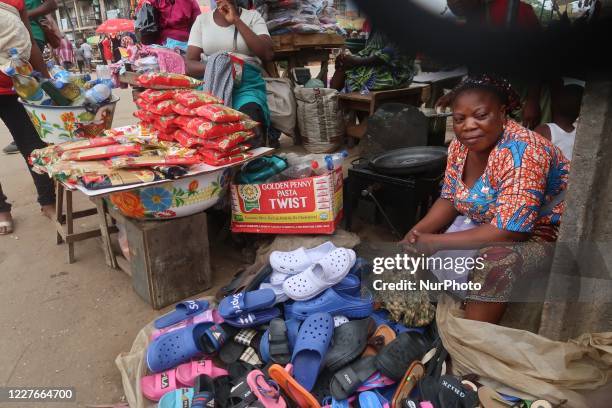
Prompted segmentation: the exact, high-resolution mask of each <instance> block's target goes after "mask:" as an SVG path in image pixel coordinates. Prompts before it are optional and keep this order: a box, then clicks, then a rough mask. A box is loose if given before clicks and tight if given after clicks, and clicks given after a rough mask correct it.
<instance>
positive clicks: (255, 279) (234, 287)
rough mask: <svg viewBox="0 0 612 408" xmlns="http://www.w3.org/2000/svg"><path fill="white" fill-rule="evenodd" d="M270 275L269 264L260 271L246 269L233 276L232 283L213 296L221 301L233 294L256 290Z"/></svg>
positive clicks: (250, 268) (270, 268)
mask: <svg viewBox="0 0 612 408" xmlns="http://www.w3.org/2000/svg"><path fill="white" fill-rule="evenodd" d="M271 273H272V267H271V266H270V265H269V264H265V265H264V266H263V267H261V268H260V269H254V268H252V267H248V268H246V269H244V270H242V271H240V272H239V273H237V274H236V275H234V277H233V279H232V281H231V282H230V283H229V284H228V285H226V286H224V287H222V288H221V289H219V291H218V292H217V293H216V294H215V298H216V299H217V300H221V299H223V298H225V297H227V296H230V295H233V294H234V293H239V292H248V291H251V290H254V289H256V288H258V287H259V284H260V283H261V282H263V281H265V280H266V279H267V278H268V276H270V274H271Z"/></svg>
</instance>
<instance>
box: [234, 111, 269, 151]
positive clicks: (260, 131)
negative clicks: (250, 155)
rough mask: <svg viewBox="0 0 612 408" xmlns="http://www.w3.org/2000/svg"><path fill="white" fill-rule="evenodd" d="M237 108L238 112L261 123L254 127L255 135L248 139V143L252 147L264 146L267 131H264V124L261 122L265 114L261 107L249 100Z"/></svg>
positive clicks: (263, 120)
mask: <svg viewBox="0 0 612 408" xmlns="http://www.w3.org/2000/svg"><path fill="white" fill-rule="evenodd" d="M238 110H239V111H240V112H242V113H244V114H246V115H248V116H249V117H250V118H251V119H253V120H254V121H256V122H259V123H261V125H260V126H258V127H256V128H255V129H254V131H255V137H254V138H253V139H251V140H249V142H248V143H249V144H250V145H251V146H252V147H253V148H255V147H261V146H265V145H266V138H267V132H266V130H265V128H264V126H265V125H264V124H263V123H264V122H265V115H264V112H263V109H261V106H259V105H258V104H256V103H255V102H249V103H247V104H244V105H242V106H241V107H240V108H239V109H238Z"/></svg>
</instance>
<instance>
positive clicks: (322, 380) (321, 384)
mask: <svg viewBox="0 0 612 408" xmlns="http://www.w3.org/2000/svg"><path fill="white" fill-rule="evenodd" d="M333 376H334V373H333V372H332V371H329V369H327V368H324V369H323V371H321V372H320V373H319V376H318V377H317V382H316V383H315V385H314V387H312V390H310V393H311V394H312V395H313V396H314V397H315V398H316V399H317V401H319V403H320V404H321V405H322V406H323V405H326V402H329V401H328V400H329V399H330V398H331V394H330V391H329V383H330V382H331V379H332V378H333Z"/></svg>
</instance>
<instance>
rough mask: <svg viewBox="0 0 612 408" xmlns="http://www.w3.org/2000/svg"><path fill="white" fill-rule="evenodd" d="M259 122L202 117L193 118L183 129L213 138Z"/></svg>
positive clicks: (202, 136)
mask: <svg viewBox="0 0 612 408" xmlns="http://www.w3.org/2000/svg"><path fill="white" fill-rule="evenodd" d="M258 125H259V123H257V122H255V121H252V120H241V121H240V122H230V123H215V122H211V121H209V120H206V119H202V118H193V119H191V120H190V121H189V123H188V124H187V128H186V129H185V130H186V131H187V132H189V133H190V134H192V135H194V136H197V137H199V138H202V139H214V138H216V137H220V136H225V135H229V134H231V133H235V132H240V131H243V130H250V129H253V128H255V127H257V126H258Z"/></svg>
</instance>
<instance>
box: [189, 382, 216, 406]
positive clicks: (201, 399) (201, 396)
mask: <svg viewBox="0 0 612 408" xmlns="http://www.w3.org/2000/svg"><path fill="white" fill-rule="evenodd" d="M214 406H215V384H214V382H213V379H212V378H210V377H209V376H207V375H199V376H198V378H196V382H195V387H194V394H193V398H192V399H191V408H205V407H214Z"/></svg>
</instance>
